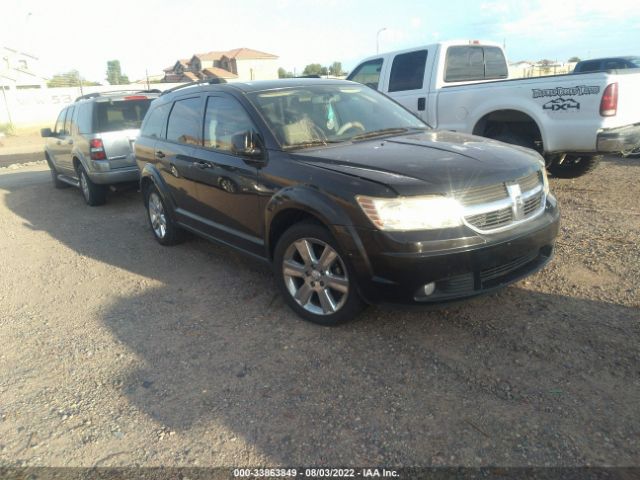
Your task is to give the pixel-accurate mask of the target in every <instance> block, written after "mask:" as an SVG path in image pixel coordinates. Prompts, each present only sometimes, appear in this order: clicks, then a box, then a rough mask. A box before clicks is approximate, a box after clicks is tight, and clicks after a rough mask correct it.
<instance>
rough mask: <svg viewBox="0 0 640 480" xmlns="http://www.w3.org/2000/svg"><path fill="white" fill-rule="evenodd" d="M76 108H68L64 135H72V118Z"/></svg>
mask: <svg viewBox="0 0 640 480" xmlns="http://www.w3.org/2000/svg"><path fill="white" fill-rule="evenodd" d="M73 110H74V107H68V108H67V116H66V117H65V119H64V127H63V128H62V130H63V134H64V135H69V134H70V133H71V117H73Z"/></svg>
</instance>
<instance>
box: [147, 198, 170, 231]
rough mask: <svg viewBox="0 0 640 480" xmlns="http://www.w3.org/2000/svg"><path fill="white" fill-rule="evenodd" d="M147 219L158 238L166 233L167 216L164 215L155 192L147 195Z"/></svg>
mask: <svg viewBox="0 0 640 480" xmlns="http://www.w3.org/2000/svg"><path fill="white" fill-rule="evenodd" d="M149 219H150V220H151V228H153V232H154V233H155V234H156V236H157V237H158V238H164V236H165V235H166V234H167V218H166V216H165V212H164V207H163V205H162V201H161V200H160V197H159V196H158V194H157V193H155V192H153V193H151V195H149Z"/></svg>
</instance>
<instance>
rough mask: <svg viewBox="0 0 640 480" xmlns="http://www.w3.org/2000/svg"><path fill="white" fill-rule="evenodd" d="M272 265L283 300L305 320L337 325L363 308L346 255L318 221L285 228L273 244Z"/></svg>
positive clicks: (349, 318) (351, 317)
mask: <svg viewBox="0 0 640 480" xmlns="http://www.w3.org/2000/svg"><path fill="white" fill-rule="evenodd" d="M274 269H275V276H276V281H277V283H278V288H279V289H280V291H281V293H282V295H283V297H284V300H285V302H286V303H287V305H289V307H290V308H291V309H292V310H293V311H294V312H296V313H297V314H298V315H299V316H300V317H302V318H303V319H305V320H307V321H310V322H313V323H317V324H319V325H327V326H334V325H339V324H341V323H344V322H347V321H349V320H351V319H353V318H354V317H355V316H357V315H358V313H360V312H361V311H362V310H363V309H364V306H365V304H364V302H363V301H362V299H361V298H360V295H359V294H358V289H357V285H356V279H355V275H354V272H353V270H352V269H351V267H350V266H349V264H348V262H347V258H346V256H345V255H343V254H342V253H341V251H340V248H339V246H338V244H337V242H336V241H335V239H334V238H333V236H332V235H331V234H330V233H329V231H328V230H327V229H326V228H324V227H323V226H321V225H318V224H315V223H307V222H303V223H298V224H296V225H294V226H292V227H291V228H289V229H288V230H287V231H286V232H285V233H284V234H283V235H282V237H280V240H279V241H278V244H277V245H276V248H275V252H274Z"/></svg>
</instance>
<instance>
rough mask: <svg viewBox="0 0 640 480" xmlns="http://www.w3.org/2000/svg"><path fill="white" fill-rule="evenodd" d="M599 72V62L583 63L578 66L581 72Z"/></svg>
mask: <svg viewBox="0 0 640 480" xmlns="http://www.w3.org/2000/svg"><path fill="white" fill-rule="evenodd" d="M598 70H600V60H595V61H591V62H584V63H582V64H581V65H580V71H581V72H596V71H598Z"/></svg>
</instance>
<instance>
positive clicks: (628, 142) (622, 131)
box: [597, 123, 640, 153]
mask: <svg viewBox="0 0 640 480" xmlns="http://www.w3.org/2000/svg"><path fill="white" fill-rule="evenodd" d="M638 147H640V123H636V124H634V125H626V126H624V127H618V128H610V129H606V130H601V131H600V132H599V133H598V144H597V148H598V152H599V153H621V152H631V151H633V150H635V149H637V148H638Z"/></svg>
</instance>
